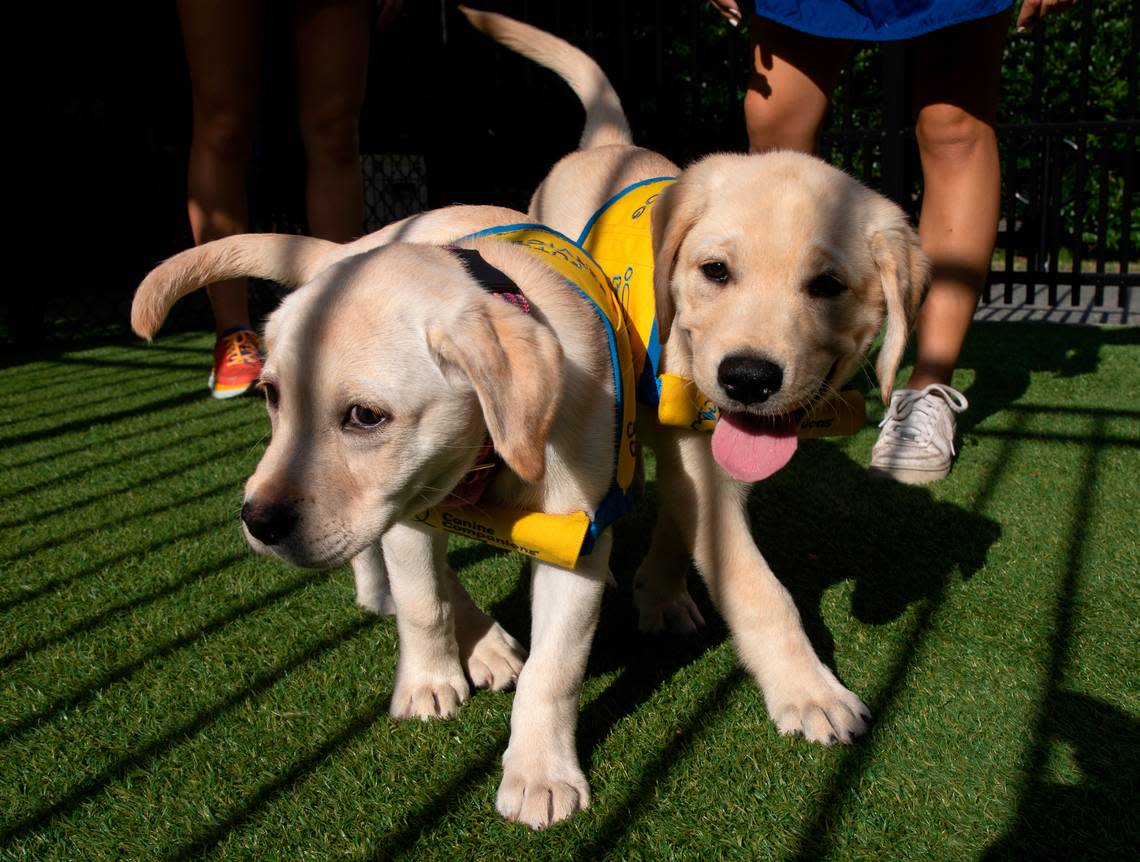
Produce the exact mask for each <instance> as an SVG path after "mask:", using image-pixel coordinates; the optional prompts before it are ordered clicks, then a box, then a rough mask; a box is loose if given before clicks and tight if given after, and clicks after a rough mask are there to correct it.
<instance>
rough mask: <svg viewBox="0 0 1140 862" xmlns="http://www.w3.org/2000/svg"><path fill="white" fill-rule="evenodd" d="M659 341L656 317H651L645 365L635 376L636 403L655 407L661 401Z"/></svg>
mask: <svg viewBox="0 0 1140 862" xmlns="http://www.w3.org/2000/svg"><path fill="white" fill-rule="evenodd" d="M660 375H661V341H660V340H659V339H658V338H657V318H656V316H654V318H653V328H652V329H651V330H650V331H649V343H648V344H646V345H645V365H644V366H643V367H642V369H641V376H640V377H638V378H637V389H636V393H637V403H638V404H646V405H648V406H650V407H656V406H657V405H658V404H660V403H661V378H660Z"/></svg>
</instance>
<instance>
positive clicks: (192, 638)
mask: <svg viewBox="0 0 1140 862" xmlns="http://www.w3.org/2000/svg"><path fill="white" fill-rule="evenodd" d="M241 559H243V558H241V557H231V558H229V559H228V560H221V561H219V563H218V566H217V567H221V566H223V565H226V564H229V563H233V562H237V561H239V560H241ZM215 568H216V567H210V568H209V569H208V570H206V571H207V573H208V572H213V571H214V570H215ZM202 574H203V572H202V571H198V572H194V573H191V575H189V576H187V577H185V578H181V579H179V580H178V581H177V582H176V583H174V584H172V585H171V586H170V588H168V589H166V590H163V591H161V593H160V594H158V595H155V594H151V595H149V596H145V597H143V598H142V599H139V600H136V601H135V602H133V603H131V604H132V606H133V607H139V606H141V605H143V604H146V603H147V602H150V601H154V600H155V599H156V598H161V597H162V596H163V595H168V594H170V593H173V592H176V591H177V590H179V589H181V588H182V587H184V586H185V585H186V584H187V583H188V582H190V581H192V580H197V579H199V578H201V577H202ZM328 577H330V573H329V572H316V573H314V572H307V571H306V572H303V573H302V574H301V576H300V577H294V578H291V579H289V580H288V581H286V582H285V583H284V584H282V585H281V586H279V587H277V588H275V589H272V590H270V591H269V592H267V593H263V594H262V595H260V596H258V597H257V598H256V599H253V600H252V601H248V602H244V603H242V604H240V605H237V606H236V607H233V608H231V609H230V610H228V611H226V612H225V613H224V614H221V615H220V616H217V617H215V618H214V619H211V620H209V621H207V622H206V623H204V624H202V625H200V626H198V627H197V628H195V629H194V630H193V631H190V632H187V633H186V634H184V635H181V636H180V637H177V638H174V639H173V640H170V641H167V642H166V643H164V644H162V645H160V646H157V647H154V648H153V649H150V650H147V651H146V652H144V653H143V654H142V655H140V656H138V657H136V658H134V659H132V660H131V661H129V662H127V663H125V664H122V665H119V666H118V667H115V668H112V669H111V670H109V671H106V672H105V673H103V674H102V675H100V676H98V677H96V678H94V679H90V680H87V681H86V682H84V683H83V685H82V686H80V687H78V688H76V689H75V690H74V691H72V692H71V693H70V694H65V695H63V696H61V697H57V698H56V699H55V700H53V701H52V702H51V703H50V704H48V705H47V706H45V707H42V708H41V709H37V710H36V711H35V712H34V713H31V714H30V715H26V716H24V717H22V718H19V719H16V720H15V721H14V722H12V723H11V724H9V725H5V726H4V727H2V728H0V742H4V741H7V740H9V739H13V738H15V737H17V736H20V735H22V734H24V733H26V732H27V731H29V730H31V729H32V728H34V727H38V726H39V725H41V724H43V723H45V722H47V721H50V720H51V719H52V718H54V717H55V716H57V715H59V714H60V713H61V712H63V711H64V710H68V709H73V708H75V707H77V706H81V705H83V704H84V703H87V702H88V701H90V700H92V699H94V698H95V697H97V696H98V695H99V693H100V692H102V691H104V690H105V689H107V688H109V687H110V686H112V685H114V684H115V683H117V682H122V681H123V680H125V679H127V678H128V677H129V676H131V675H132V674H133V673H135V672H136V671H138V670H141V669H142V668H144V667H146V666H147V665H148V664H150V663H151V662H153V661H156V660H158V659H162V658H166V657H167V656H170V655H173V654H174V653H175V652H177V651H178V650H180V649H183V648H185V647H188V646H190V645H191V644H193V643H195V642H196V641H199V640H201V639H202V638H204V637H207V636H209V635H211V634H214V633H216V632H218V631H221V630H222V629H223V628H225V627H226V626H228V625H229V624H230V623H232V622H236V621H237V620H240V619H242V618H243V617H246V616H249V615H250V614H252V613H255V612H257V611H259V610H261V609H263V608H266V607H269V605H271V604H273V603H275V602H278V601H280V600H281V599H284V598H287V597H289V596H291V595H293V594H294V593H299V592H300V591H301V590H303V589H305V588H306V587H308V586H310V585H311V584H314V583H317V582H318V581H322V580H325V579H326V578H328ZM122 610H123V609H121V608H118V607H116V608H114V609H108V611H107V612H105V613H104V614H100V615H99V617H98V618H96V620H93V621H91V624H90V625H85V626H83V627H82V629H80V628H79V627H76V629H72V630H69V631H68V632H67V633H66V634H67V635H68V636H71V635H73V634H75V633H77V630H83V631H85V630H87V629H90V628H94V626H95V625H96V624H97V622H98V621H102V620H101V619H100V618H102V617H106V616H109V615H110V614H111V613H112V612H118V613H121V612H122ZM62 639H63V638H62V636H61V637H60V638H53V639H52V640H53V641H55V640H62Z"/></svg>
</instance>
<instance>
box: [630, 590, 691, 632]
mask: <svg viewBox="0 0 1140 862" xmlns="http://www.w3.org/2000/svg"><path fill="white" fill-rule="evenodd" d="M633 603H634V605H636V606H637V627H638V629H640V630H641V631H643V632H645V633H646V634H653V633H656V632H669V633H670V634H674V635H691V634H694V633H695V632H696V631H697V629H699V628H700V627H701V626H703V625H704V624H705V618H704V617H702V616H701V612H700V610H698V608H697V604H696V602H694V601H693V597H692V596H690V595H689V591H688V590H686V589H684V588H682V589H681V591H680V592H677V593H674V594H673V595H671V596H667V597H659V596H651V595H649V594H648V593H647V592H645V591H637V592H634V594H633Z"/></svg>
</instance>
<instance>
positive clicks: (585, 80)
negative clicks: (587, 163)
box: [459, 6, 633, 150]
mask: <svg viewBox="0 0 1140 862" xmlns="http://www.w3.org/2000/svg"><path fill="white" fill-rule="evenodd" d="M459 11H461V12H462V13H463V14H464V15H466V16H467V20H468V21H470V22H471V26H473V27H474V28H475V29H476V30H478V31H479V32H480V33H485V34H486V35H488V36H490V37H491V38H492V39H494V40H495V41H496V42H498V43H499V44H501V45H505V46H506V47H508V48H510V49H511V50H512V51H514V52H515V53H517V54H522V55H523V56H524V57H526V58H527V59H529V60H533V61H534V62H535V63H538V64H539V65H540V66H545V67H546V68H547V69H550V71H552V72H554V74H556V75H558V77H560V78H561V79H562V80H563V81H565V82H566V83H567V84H569V85H570V89H572V90H573V91H574V95H576V96H577V97H578V101H580V102H581V103H582V107H583V108H585V109H586V125H585V128H583V129H582V138H581V140H580V141H579V142H578V147H579V149H583V150H589V149H592V148H594V147H604V146H607V145H611V144H632V143H633V135H632V134H631V133H630V131H629V121H628V120H626V118H625V111H623V110H622V107H621V99H619V98H618V94H617V91H616V90H615V89H614V88H613V85H612V84H611V83H610V80H609V78H607V77H606V73H605V72H603V71H602V68H601V66H599V65H598V64H597V63H595V62H594V61H593V60H592V59H591V58H590V57H589V56H588V55H587V54H586V53H585V52H583V51H581V50H579V49H578V48H575V47H574V46H573V45H571V44H570V43H569V42H566V41H563V40H562V39H559V38H558V37H557V36H554V35H551V34H550V33H547V32H546V31H545V30H539V29H538V28H537V27H532V26H530V25H529V24H523V23H522V22H521V21H516V20H514V19H513V18H508V17H507V16H506V15H499V14H498V13H496V12H482V11H480V10H478V9H469V8H467V7H465V6H460V7H459Z"/></svg>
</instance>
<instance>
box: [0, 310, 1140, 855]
mask: <svg viewBox="0 0 1140 862" xmlns="http://www.w3.org/2000/svg"><path fill="white" fill-rule="evenodd" d="M156 347H157V349H155V348H154V347H151V348H147V347H141V346H134V345H126V346H116V347H109V348H103V349H100V350H94V351H81V352H76V353H72V354H69V355H67V356H64V357H60V359H59V360H58V361H54V362H53V361H43V362H40V363H36V364H32V365H27V364H25V365H22V366H13V367H12V368H9V369H7V370H5V371H4V372H0V404H2V405H4V406H5V414H4V422H5V424H3V425H0V440H6V441H7V442H5V444H4V445H5V460H6V461H10V462H11V463H13V464H15V465H22V466H18V467H17V468H16V469H13V470H6V471H5V473H4V478H3V479H2V480H0V500H2V501H3V511H2V513H0V524H3V525H4V527H3V528H0V529H2V532H0V543H2V548H0V557H2V558H3V560H4V562H3V566H4V577H3V580H2V583H0V613H3V617H2V618H3V620H4V624H3V627H2V628H0V637H2V639H3V640H2V641H0V655H2V656H3V657H4V658H3V659H2V660H0V716H2V720H3V724H0V746H2V748H3V754H2V757H0V811H3V812H5V813H4V815H3V820H2V821H0V824H2V825H0V829H2V830H3V831H4V832H5V835H6V840H5V843H4V844H3V845H2V847H3V849H2V850H0V852H2V853H3V854H4V855H5V856H8V857H12V858H85V859H95V858H149V857H162V858H169V857H178V856H182V857H186V858H189V857H198V856H202V855H208V854H210V853H214V854H217V855H222V856H225V857H241V858H267V857H269V858H277V857H286V856H288V857H297V858H317V859H324V858H331V857H348V858H392V857H398V856H407V857H408V858H417V859H418V858H427V859H430V858H443V857H460V858H471V857H488V858H490V857H496V858H498V857H508V856H509V855H511V854H519V855H522V856H524V857H525V858H561V859H564V858H579V859H593V858H600V857H602V856H605V855H610V856H612V857H613V858H644V859H660V858H714V857H723V856H737V857H739V858H794V857H797V856H799V857H800V858H817V857H819V856H830V857H834V858H873V857H874V858H883V857H887V858H902V857H911V856H925V857H929V858H945V859H961V858H973V857H979V856H982V855H984V854H985V853H987V852H992V853H994V854H997V855H1001V854H1003V853H1004V854H1005V855H1008V856H1010V857H1012V858H1018V857H1020V858H1025V857H1027V856H1033V857H1041V856H1056V857H1059V858H1060V857H1064V858H1078V857H1079V856H1080V855H1082V854H1083V855H1086V856H1089V855H1097V854H1099V855H1102V856H1104V857H1105V858H1111V857H1112V855H1114V853H1115V852H1117V851H1120V852H1123V851H1124V850H1126V849H1128V848H1131V847H1132V846H1134V845H1135V843H1136V838H1137V835H1136V827H1135V825H1134V824H1133V823H1132V821H1129V820H1128V819H1127V818H1126V817H1125V816H1124V815H1125V811H1126V809H1125V807H1124V806H1125V804H1126V802H1125V801H1126V800H1127V799H1128V788H1129V787H1131V788H1133V790H1134V788H1135V782H1136V777H1137V775H1136V773H1137V764H1136V749H1135V745H1133V747H1132V748H1131V749H1129V748H1128V747H1127V743H1128V742H1129V741H1134V740H1135V739H1136V738H1137V713H1138V712H1140V693H1138V691H1137V683H1136V680H1137V679H1138V678H1140V660H1138V658H1137V649H1136V642H1137V639H1136V622H1135V621H1136V620H1137V619H1140V613H1138V612H1140V607H1138V604H1140V601H1138V590H1137V586H1136V584H1135V580H1134V575H1135V572H1136V571H1137V570H1138V569H1140V559H1137V554H1138V551H1137V546H1138V543H1137V541H1136V535H1135V527H1134V524H1133V523H1132V522H1133V520H1134V516H1133V513H1134V512H1135V511H1136V508H1137V506H1136V502H1137V499H1136V497H1137V491H1136V484H1135V480H1136V477H1137V475H1140V473H1138V470H1137V466H1138V460H1137V447H1138V446H1140V441H1138V438H1140V432H1138V425H1140V422H1138V417H1140V403H1138V401H1140V399H1138V398H1137V396H1136V388H1135V380H1136V379H1137V375H1138V372H1140V356H1138V350H1137V347H1138V340H1137V337H1136V333H1135V331H1133V330H1093V329H1074V328H1054V327H1048V326H1042V325H1037V326H1034V325H1011V324H997V325H991V326H983V325H978V326H976V327H975V329H974V332H973V334H972V339H971V342H970V347H969V350H968V352H967V355H966V357H965V358H964V362H963V370H962V371H961V372H960V373H959V375H958V378H957V379H956V383H957V384H958V385H959V386H961V387H963V388H965V389H966V390H967V394H968V395H969V397H970V399H971V402H972V409H971V411H970V413H967V414H965V417H963V420H962V422H961V428H962V430H963V437H964V440H963V448H964V450H965V451H964V455H963V458H962V460H961V461H960V463H959V464H958V466H957V467H956V468H955V471H954V473H953V474H952V475H951V477H950V478H949V479H948V480H946V481H945V482H942V483H940V484H939V485H937V486H935V487H934V488H931V489H925V490H923V489H913V488H904V487H902V486H896V485H892V484H886V485H882V484H879V483H870V482H868V481H867V480H866V479H865V476H864V474H863V470H862V466H861V465H862V464H865V463H866V459H867V457H868V453H869V449H870V445H871V443H872V442H873V440H874V431H873V428H870V427H869V428H868V429H866V430H864V431H863V432H862V433H861V434H859V435H857V436H856V437H854V438H852V439H850V440H846V441H808V442H805V444H804V446H803V451H802V452H801V453H800V454H799V455H798V456H797V457H796V459H794V460H793V463H792V466H791V467H789V468H788V470H786V471H784V472H783V473H781V474H778V475H777V476H776V477H773V479H772V480H770V481H769V482H766V483H763V484H762V485H761V486H760V487H759V488H758V489H757V491H756V493H755V494H754V497H753V500H752V510H753V514H754V521H755V523H756V531H757V535H758V540H759V542H760V546H761V548H762V549H763V550H764V552H765V554H766V557H767V558H768V560H769V561H770V562H771V564H772V566H773V568H774V569H775V570H776V572H777V573H778V574H780V575H781V576H782V578H783V580H784V581H785V583H787V584H788V586H789V588H791V589H792V591H793V594H794V595H795V596H796V599H797V603H798V605H799V607H800V609H801V612H802V613H803V615H804V617H805V622H806V624H807V625H808V628H809V631H810V633H811V634H812V637H813V640H814V642H815V643H816V645H817V648H819V650H820V652H821V654H822V655H823V656H824V657H825V659H826V660H827V661H828V662H829V663H832V664H833V666H835V667H836V668H837V670H838V672H839V674H840V676H841V678H842V679H843V680H844V681H845V682H846V683H847V684H848V685H849V686H850V687H851V688H852V689H853V690H854V691H856V692H858V693H859V694H860V695H862V696H863V697H864V699H865V700H867V701H868V703H869V704H870V705H871V706H872V708H874V709H875V710H876V721H875V724H874V727H873V729H872V731H871V733H870V734H869V736H868V737H867V738H865V739H864V740H862V741H861V742H859V743H857V744H856V745H854V746H851V747H848V748H842V749H839V748H837V749H831V750H827V749H822V748H819V747H816V746H812V745H808V744H806V743H804V742H802V741H798V740H792V739H785V738H780V737H779V736H777V734H776V733H775V731H774V729H773V727H772V725H771V723H770V722H769V721H768V719H767V716H766V714H765V712H764V709H763V703H762V699H761V698H760V696H759V693H758V692H757V691H756V689H755V687H754V686H753V685H752V683H751V682H750V681H749V680H748V679H747V677H746V675H744V674H743V673H742V672H741V671H740V670H739V669H738V668H737V666H736V663H735V659H734V655H733V652H732V648H731V644H730V643H728V642H727V641H726V640H725V632H724V629H723V627H722V626H721V625H720V624H719V623H718V622H717V621H716V620H715V615H714V614H713V613H712V612H711V610H710V609H709V606H708V604H707V601H706V600H705V599H704V597H703V595H701V594H700V592H699V589H696V590H695V591H696V592H697V593H698V598H699V601H701V603H702V608H703V610H704V611H705V615H706V618H708V619H709V621H710V625H709V627H708V628H707V629H706V630H705V631H704V632H702V633H701V634H700V635H698V636H697V637H696V638H693V639H676V638H668V637H642V636H639V635H637V634H636V633H635V631H634V621H635V620H634V615H633V613H632V610H631V608H630V603H629V581H630V580H631V577H632V572H633V569H634V567H635V566H636V562H637V560H638V558H639V557H640V555H641V554H642V553H643V552H644V549H645V546H646V544H647V535H648V527H649V523H650V515H649V512H648V511H647V509H648V507H647V506H646V505H642V506H639V507H638V510H637V511H636V512H635V513H634V516H633V517H632V518H631V519H629V520H627V521H625V522H623V523H622V524H621V525H620V527H619V531H618V542H617V551H616V553H615V560H614V570H615V574H616V575H617V576H618V579H619V581H620V583H621V590H620V591H619V592H618V593H617V594H613V593H608V594H607V597H606V601H605V607H604V613H603V620H602V623H601V625H600V627H599V633H598V636H597V638H596V640H595V647H594V650H593V654H592V657H591V663H590V675H589V678H588V680H587V684H586V689H585V692H584V696H583V706H582V717H581V724H580V737H581V744H580V750H581V753H582V755H583V765H584V767H585V769H586V771H587V775H588V778H589V779H590V781H591V785H592V788H593V793H594V799H593V804H592V806H591V808H590V809H589V810H588V811H587V812H585V813H583V814H581V815H579V816H577V817H576V818H574V819H573V820H572V821H570V822H569V823H567V824H564V825H561V826H559V827H557V828H555V829H553V830H550V831H549V832H547V833H543V834H537V835H536V834H532V833H530V832H529V831H528V830H525V829H523V828H521V827H517V826H513V825H511V824H506V823H503V822H501V821H500V820H499V818H498V816H497V815H496V814H495V813H494V811H493V803H494V793H495V789H496V786H497V783H498V776H499V767H498V758H499V755H500V754H501V751H502V748H503V747H504V745H505V742H506V738H507V732H508V728H509V710H510V703H511V696H510V695H509V694H489V693H485V692H484V693H479V694H477V695H476V696H475V697H474V698H473V699H472V700H471V701H470V702H469V703H467V704H465V705H464V707H463V709H462V710H461V713H460V717H459V718H458V719H456V720H454V721H451V722H443V723H436V724H429V725H420V724H418V723H395V722H391V721H390V720H388V719H387V718H386V717H385V709H386V704H387V697H388V695H389V693H390V690H391V674H392V665H393V658H394V650H395V640H394V631H393V628H392V625H391V622H390V621H385V620H379V621H376V620H373V619H372V618H370V617H368V616H367V615H365V614H363V613H361V612H360V611H358V610H356V609H355V608H354V607H353V606H352V604H351V584H350V582H349V580H350V579H349V578H347V577H346V576H345V574H344V573H343V572H338V573H332V574H321V573H305V572H299V571H296V570H290V569H288V568H286V567H284V566H282V565H281V564H279V563H275V562H273V561H269V560H262V559H257V558H254V557H252V556H251V555H250V554H249V553H248V551H247V550H246V549H245V548H244V546H243V543H242V541H241V538H240V534H239V531H238V529H237V520H236V510H237V501H238V500H239V499H240V486H241V483H242V481H243V480H244V477H245V476H246V475H247V474H248V472H249V470H250V469H251V468H252V466H253V464H255V463H256V460H257V457H258V455H259V454H260V451H261V448H262V445H261V442H260V441H261V440H262V439H263V438H264V435H265V432H266V428H265V424H266V423H265V420H264V417H263V414H262V410H261V407H260V406H259V405H258V404H256V403H255V402H254V401H252V400H242V401H239V402H236V403H234V402H230V403H222V404H219V403H217V402H213V401H212V400H210V399H208V398H207V397H205V393H204V387H203V385H202V384H203V380H202V379H201V378H202V377H203V372H204V363H205V357H206V356H208V351H209V339H208V338H206V337H187V336H180V337H178V338H172V339H164V340H162V341H160V342H159V344H158V345H157V346H156ZM156 365H169V366H170V367H169V368H157V369H156ZM88 375H90V377H88ZM136 375H137V376H136ZM85 381H89V382H85ZM17 390H21V391H19V392H18V391H17ZM101 393H102V394H101ZM73 394H74V395H75V401H76V404H75V407H74V410H73V409H71V407H70V406H69V401H70V397H71V395H73ZM104 396H107V398H108V400H105V401H104V400H103V398H104ZM112 396H113V397H112ZM25 399H27V404H28V407H27V411H26V415H20V410H19V407H20V405H21V403H23V401H24V400H25ZM60 407H63V408H64V409H63V410H60V409H59V408H60ZM872 412H873V413H877V412H878V408H875V407H872ZM227 440H232V441H233V442H234V445H233V446H227V445H225V441H227ZM164 443H166V444H167V445H164ZM650 475H651V474H650ZM57 477H60V481H57ZM648 490H649V494H648V495H649V496H652V492H653V484H652V482H650V485H649V489H648ZM454 548H455V549H454V551H453V554H452V557H453V563H454V564H455V566H456V568H457V570H458V571H459V573H460V576H461V577H462V578H463V579H464V581H465V583H467V584H468V587H469V589H470V590H471V592H472V594H473V595H474V596H475V597H476V599H477V600H478V601H479V602H480V603H481V604H482V605H484V606H485V607H488V608H490V609H493V612H494V614H495V616H496V617H497V618H499V619H500V620H501V621H502V622H503V623H504V625H505V626H506V627H507V628H508V630H510V631H512V632H513V633H515V634H516V635H517V636H519V637H521V638H525V637H526V636H527V634H528V629H529V625H528V621H527V619H526V602H527V600H526V586H525V579H524V578H522V577H521V574H522V571H523V564H522V561H521V560H520V559H518V558H516V557H512V556H510V555H506V554H500V553H498V552H492V551H490V550H488V549H485V548H482V547H480V546H475V545H470V544H467V543H463V542H458V543H456V545H455V546H454ZM1130 824H1131V825H1130ZM13 829H16V830H17V834H15V835H8V834H7V833H9V832H11V831H12V830H13Z"/></svg>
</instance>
